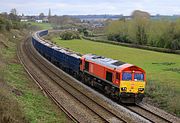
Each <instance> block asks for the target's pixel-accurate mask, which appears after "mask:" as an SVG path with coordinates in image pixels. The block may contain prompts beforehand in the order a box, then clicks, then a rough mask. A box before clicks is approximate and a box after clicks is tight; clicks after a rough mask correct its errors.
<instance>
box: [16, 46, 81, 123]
mask: <svg viewBox="0 0 180 123" xmlns="http://www.w3.org/2000/svg"><path fill="white" fill-rule="evenodd" d="M20 47H21V46H20V45H18V48H17V49H18V50H17V52H18V53H17V57H18V59H19V61H20V63H21V64H22V65H23V67H24V69H25V71H26V72H27V73H28V75H29V76H30V77H31V78H32V80H33V81H34V82H35V83H36V84H37V85H38V87H39V88H40V89H41V91H43V93H44V95H45V96H47V95H48V97H49V98H51V99H52V100H53V102H54V103H55V104H56V105H57V106H58V107H59V108H60V109H61V110H62V111H63V112H64V113H65V114H66V115H67V116H68V117H69V118H70V119H71V120H72V121H74V122H78V120H77V119H76V118H75V117H74V116H73V115H72V114H71V113H69V112H68V110H66V109H65V108H64V107H63V106H62V105H61V104H60V103H59V102H58V100H57V99H56V98H55V97H54V96H53V94H51V93H50V92H49V90H48V88H47V87H45V86H43V84H41V81H42V80H40V79H39V77H38V76H37V75H36V74H34V73H33V71H30V70H29V67H28V65H27V64H26V63H25V61H24V60H23V57H22V49H21V48H20Z"/></svg>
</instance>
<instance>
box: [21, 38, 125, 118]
mask: <svg viewBox="0 0 180 123" xmlns="http://www.w3.org/2000/svg"><path fill="white" fill-rule="evenodd" d="M29 43H30V40H28V41H26V42H25V44H24V45H23V52H25V53H26V54H27V56H28V57H29V58H30V59H31V60H32V62H34V64H36V67H39V68H40V69H41V71H43V72H44V73H45V74H46V76H48V77H49V78H50V79H51V80H52V81H53V82H54V83H56V84H57V85H58V86H60V87H61V88H63V89H64V90H65V91H66V92H67V93H69V94H70V95H71V96H72V97H74V98H75V99H76V100H78V101H79V102H81V103H82V104H83V105H85V106H86V107H87V108H88V109H89V110H91V111H92V112H93V113H94V114H96V115H97V116H98V117H99V118H100V119H101V121H102V122H126V121H124V120H123V119H121V118H120V116H116V115H114V114H113V113H111V112H110V111H108V110H107V109H105V108H104V107H102V106H101V105H99V104H97V103H96V102H94V101H93V100H91V99H89V98H88V97H86V96H85V95H84V94H83V93H81V92H80V91H78V90H76V89H75V88H74V87H73V86H71V85H70V84H68V82H66V80H63V79H62V78H60V77H58V76H57V75H56V74H55V73H54V72H53V71H51V70H49V69H48V68H47V66H48V64H47V66H46V65H44V64H43V63H41V60H39V59H38V58H37V57H36V55H35V54H34V52H32V51H33V49H31V48H32V47H31V46H32V45H31V44H29ZM20 59H21V58H20ZM21 60H22V59H21ZM22 61H23V60H22ZM22 63H23V64H25V63H24V62H22ZM24 66H25V68H27V65H24ZM27 69H28V68H27ZM28 72H29V71H28ZM29 73H30V75H33V78H35V79H34V80H35V81H36V82H37V83H38V85H39V86H40V88H41V89H43V90H44V92H45V93H46V94H47V95H48V96H49V97H50V98H51V99H52V100H54V101H55V103H56V104H58V105H59V106H60V107H61V109H62V110H63V111H65V113H66V114H67V115H68V116H69V117H70V118H71V119H72V120H73V121H75V122H83V120H78V119H81V118H76V117H74V116H73V115H72V114H70V113H69V111H68V110H67V109H64V108H63V106H61V105H60V104H59V103H58V101H57V99H56V98H55V97H54V96H53V95H52V94H51V93H50V90H49V88H46V87H44V86H43V85H42V82H41V81H40V80H39V79H38V76H36V75H35V76H36V77H34V74H33V73H31V72H29ZM98 121H99V120H98Z"/></svg>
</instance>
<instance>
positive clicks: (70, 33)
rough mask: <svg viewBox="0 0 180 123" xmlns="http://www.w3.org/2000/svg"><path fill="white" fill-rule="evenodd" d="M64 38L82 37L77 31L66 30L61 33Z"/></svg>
mask: <svg viewBox="0 0 180 123" xmlns="http://www.w3.org/2000/svg"><path fill="white" fill-rule="evenodd" d="M60 37H61V38H62V39H63V40H71V39H80V36H79V33H78V32H76V31H65V32H62V33H61V34H60Z"/></svg>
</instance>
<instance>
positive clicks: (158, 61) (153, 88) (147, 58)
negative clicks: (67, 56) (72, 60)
mask: <svg viewBox="0 0 180 123" xmlns="http://www.w3.org/2000/svg"><path fill="white" fill-rule="evenodd" d="M52 41H53V42H56V44H58V45H60V46H62V47H66V48H70V49H71V50H74V51H76V52H79V53H82V54H87V53H93V54H97V55H102V56H106V57H109V58H113V59H118V60H121V61H124V62H127V63H131V64H134V65H137V66H139V67H141V68H143V69H144V70H145V71H146V74H147V88H146V95H147V96H148V97H150V98H148V99H147V101H148V102H151V103H152V102H153V103H154V104H155V105H156V106H159V107H161V108H163V109H165V110H167V111H169V112H171V113H175V114H177V115H178V116H180V55H176V54H167V53H160V52H154V51H148V50H142V49H136V48H128V47H123V46H117V45H111V44H105V43H99V42H92V41H89V40H84V39H82V40H60V38H53V39H52Z"/></svg>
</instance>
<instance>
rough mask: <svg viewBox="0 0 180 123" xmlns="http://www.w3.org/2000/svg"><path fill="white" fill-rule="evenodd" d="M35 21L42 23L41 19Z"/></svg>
mask: <svg viewBox="0 0 180 123" xmlns="http://www.w3.org/2000/svg"><path fill="white" fill-rule="evenodd" d="M35 22H37V23H42V22H43V20H36V21H35Z"/></svg>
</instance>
